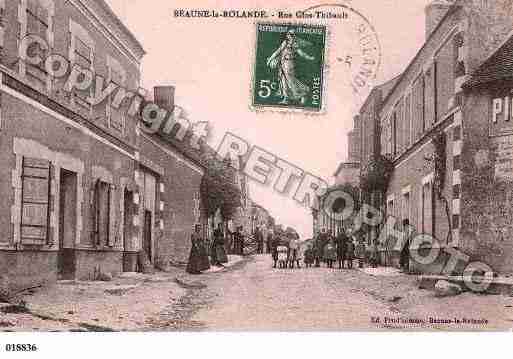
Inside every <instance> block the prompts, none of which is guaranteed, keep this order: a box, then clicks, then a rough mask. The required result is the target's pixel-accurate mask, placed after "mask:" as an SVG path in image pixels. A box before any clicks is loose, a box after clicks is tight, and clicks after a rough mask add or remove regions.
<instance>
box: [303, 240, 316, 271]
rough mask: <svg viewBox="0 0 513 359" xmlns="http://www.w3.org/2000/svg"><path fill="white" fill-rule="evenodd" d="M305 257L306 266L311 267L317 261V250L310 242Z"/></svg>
mask: <svg viewBox="0 0 513 359" xmlns="http://www.w3.org/2000/svg"><path fill="white" fill-rule="evenodd" d="M304 257H305V266H306V268H311V267H312V265H313V264H314V261H315V251H314V249H313V248H312V245H311V244H308V247H307V248H306V250H305V254H304Z"/></svg>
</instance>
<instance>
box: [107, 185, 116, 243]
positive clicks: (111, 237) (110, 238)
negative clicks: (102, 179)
mask: <svg viewBox="0 0 513 359" xmlns="http://www.w3.org/2000/svg"><path fill="white" fill-rule="evenodd" d="M113 188H114V186H113V185H111V184H107V201H108V202H107V213H106V214H107V233H106V235H107V245H108V246H109V247H114V245H115V241H116V235H115V233H112V232H111V225H110V224H111V223H110V221H111V218H112V217H113V215H114V206H112V203H113V200H114V198H113V196H114V190H113Z"/></svg>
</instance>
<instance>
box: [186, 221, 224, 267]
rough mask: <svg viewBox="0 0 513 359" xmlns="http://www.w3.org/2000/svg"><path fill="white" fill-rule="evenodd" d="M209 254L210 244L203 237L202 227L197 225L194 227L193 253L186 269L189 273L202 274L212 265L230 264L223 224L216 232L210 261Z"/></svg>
mask: <svg viewBox="0 0 513 359" xmlns="http://www.w3.org/2000/svg"><path fill="white" fill-rule="evenodd" d="M208 252H209V251H208V244H207V243H206V241H205V240H204V239H203V237H202V236H201V225H199V224H196V225H195V226H194V233H193V234H192V235H191V252H190V255H189V261H188V263H187V268H186V271H187V273H191V274H200V273H201V272H203V271H206V270H208V269H210V263H212V265H215V266H222V265H223V264H224V263H228V256H227V254H226V249H225V235H224V229H223V224H222V223H220V224H219V225H218V227H217V228H216V229H215V230H214V240H213V241H212V245H211V246H210V259H209V256H208Z"/></svg>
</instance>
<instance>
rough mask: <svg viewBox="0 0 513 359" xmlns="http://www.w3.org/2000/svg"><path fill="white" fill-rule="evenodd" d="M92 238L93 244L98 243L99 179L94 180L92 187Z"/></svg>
mask: <svg viewBox="0 0 513 359" xmlns="http://www.w3.org/2000/svg"><path fill="white" fill-rule="evenodd" d="M91 215H92V231H91V234H92V238H91V242H92V243H93V244H94V245H97V246H99V245H100V180H99V179H98V180H96V182H95V183H94V187H93V201H92V206H91Z"/></svg>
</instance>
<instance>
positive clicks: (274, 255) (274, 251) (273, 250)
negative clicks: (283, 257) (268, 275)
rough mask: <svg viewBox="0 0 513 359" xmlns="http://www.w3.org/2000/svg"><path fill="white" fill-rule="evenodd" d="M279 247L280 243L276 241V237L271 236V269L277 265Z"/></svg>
mask: <svg viewBox="0 0 513 359" xmlns="http://www.w3.org/2000/svg"><path fill="white" fill-rule="evenodd" d="M279 245H280V241H279V239H278V236H273V239H272V241H271V256H272V258H273V262H274V264H273V268H276V265H277V263H278V246H279Z"/></svg>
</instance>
